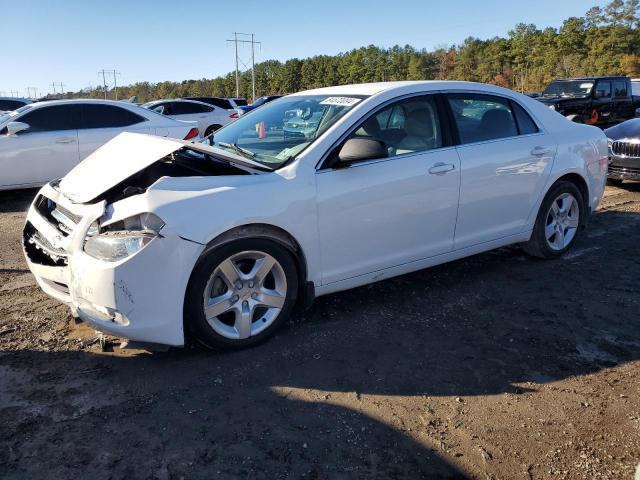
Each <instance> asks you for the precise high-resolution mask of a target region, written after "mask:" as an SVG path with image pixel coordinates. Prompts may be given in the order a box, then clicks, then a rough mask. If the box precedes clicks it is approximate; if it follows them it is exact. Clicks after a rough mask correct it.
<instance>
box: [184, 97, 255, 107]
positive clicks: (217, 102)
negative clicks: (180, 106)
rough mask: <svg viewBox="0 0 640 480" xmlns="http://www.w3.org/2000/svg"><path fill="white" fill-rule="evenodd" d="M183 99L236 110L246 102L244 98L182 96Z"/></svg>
mask: <svg viewBox="0 0 640 480" xmlns="http://www.w3.org/2000/svg"><path fill="white" fill-rule="evenodd" d="M184 99H185V100H196V101H198V102H203V103H207V104H209V105H213V106H214V107H220V108H224V109H226V110H236V109H237V108H238V107H240V106H245V105H246V104H247V99H246V98H221V97H184Z"/></svg>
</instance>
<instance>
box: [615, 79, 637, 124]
mask: <svg viewBox="0 0 640 480" xmlns="http://www.w3.org/2000/svg"><path fill="white" fill-rule="evenodd" d="M630 95H631V94H630V92H629V91H628V82H627V81H626V80H614V82H613V102H614V107H613V108H614V114H613V115H614V117H613V119H614V120H615V121H617V122H622V121H624V120H627V119H629V118H633V116H634V115H633V114H634V112H633V101H632V99H631V96H630Z"/></svg>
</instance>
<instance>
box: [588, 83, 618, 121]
mask: <svg viewBox="0 0 640 480" xmlns="http://www.w3.org/2000/svg"><path fill="white" fill-rule="evenodd" d="M593 108H594V109H595V110H596V112H598V117H597V118H598V120H600V121H604V122H607V121H611V120H613V119H614V118H615V112H614V111H615V104H614V101H613V97H612V95H611V82H610V81H608V80H598V81H597V82H596V85H595V87H594V95H593Z"/></svg>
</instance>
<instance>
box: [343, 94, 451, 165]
mask: <svg viewBox="0 0 640 480" xmlns="http://www.w3.org/2000/svg"><path fill="white" fill-rule="evenodd" d="M352 138H369V139H373V140H378V141H380V142H382V143H383V144H384V145H385V147H386V149H387V151H388V152H389V156H390V157H393V156H396V155H404V154H409V153H415V152H423V151H427V150H433V149H434V148H440V147H442V145H443V143H442V129H441V126H440V119H439V117H438V108H437V106H436V102H435V98H434V97H433V96H432V95H429V96H423V97H412V98H407V99H405V100H401V101H399V102H396V103H393V104H391V105H389V106H387V107H385V108H383V109H382V110H380V111H379V112H378V113H376V114H375V115H373V116H372V117H369V118H368V119H367V120H365V121H364V122H363V123H362V124H361V125H360V126H359V127H358V128H357V129H356V130H355V131H354V132H353V133H352V134H351V135H350V136H349V139H352Z"/></svg>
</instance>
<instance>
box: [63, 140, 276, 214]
mask: <svg viewBox="0 0 640 480" xmlns="http://www.w3.org/2000/svg"><path fill="white" fill-rule="evenodd" d="M185 147H188V148H189V149H191V150H196V151H199V152H202V153H207V154H209V155H212V156H215V157H216V158H219V159H222V160H226V161H228V162H230V163H232V164H233V165H235V166H237V167H239V168H242V169H244V170H248V171H264V170H269V169H268V167H265V166H263V165H262V164H260V163H257V162H254V161H252V160H249V159H245V158H243V157H240V156H236V155H233V154H231V153H228V152H226V151H224V150H220V149H218V148H215V147H210V146H207V145H203V144H196V143H191V142H188V141H185V140H177V139H170V138H165V137H156V136H153V135H145V134H140V133H121V134H120V135H118V136H117V137H115V138H114V139H113V140H111V141H110V142H107V143H105V144H104V145H103V146H102V147H100V148H98V149H97V150H96V151H95V152H93V153H92V154H91V155H89V156H88V157H87V158H86V159H84V160H83V161H82V162H80V163H79V164H78V165H77V166H76V167H75V168H74V169H73V170H71V171H70V172H69V173H68V174H67V175H66V176H65V177H64V178H62V180H61V181H60V183H59V185H58V189H59V190H60V192H61V193H62V194H63V195H65V196H66V197H67V198H69V199H70V200H71V201H73V202H75V203H87V202H90V201H91V200H93V199H95V198H96V197H98V196H100V195H101V194H103V193H104V192H106V191H107V190H109V189H110V188H112V187H114V186H115V185H118V184H119V183H121V182H123V181H124V180H126V179H128V178H129V177H132V176H133V175H135V174H136V173H138V172H140V171H141V170H144V169H145V168H147V167H149V166H150V165H152V164H153V163H155V162H158V161H160V160H162V159H163V158H165V157H166V156H167V155H169V154H171V153H173V152H176V151H178V150H180V149H181V148H185Z"/></svg>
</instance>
